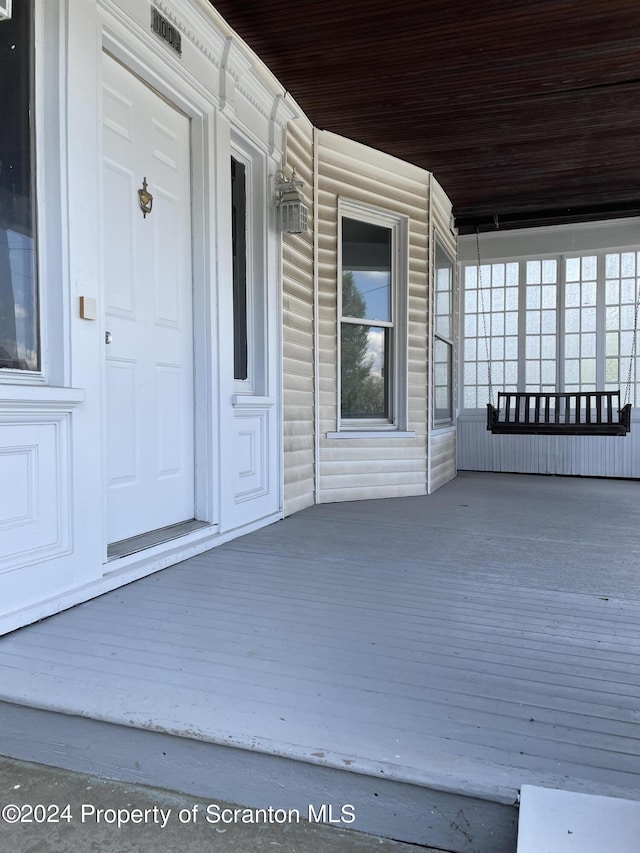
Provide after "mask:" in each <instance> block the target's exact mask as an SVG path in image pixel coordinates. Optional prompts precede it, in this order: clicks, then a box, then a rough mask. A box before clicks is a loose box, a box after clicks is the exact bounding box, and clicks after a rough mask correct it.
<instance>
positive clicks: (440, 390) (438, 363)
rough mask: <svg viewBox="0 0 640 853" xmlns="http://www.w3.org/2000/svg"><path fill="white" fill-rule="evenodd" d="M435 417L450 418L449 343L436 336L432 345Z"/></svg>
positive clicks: (438, 419)
mask: <svg viewBox="0 0 640 853" xmlns="http://www.w3.org/2000/svg"><path fill="white" fill-rule="evenodd" d="M434 379H435V381H434V385H435V412H434V414H435V419H436V420H437V421H442V420H451V417H452V410H453V407H452V395H451V389H452V382H451V344H448V343H446V342H445V341H441V340H440V339H438V338H436V341H435V346H434Z"/></svg>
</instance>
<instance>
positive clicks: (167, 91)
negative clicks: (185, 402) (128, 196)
mask: <svg viewBox="0 0 640 853" xmlns="http://www.w3.org/2000/svg"><path fill="white" fill-rule="evenodd" d="M100 47H101V50H102V51H106V52H107V53H109V54H111V56H113V57H114V58H115V59H116V60H118V61H119V62H120V63H121V64H122V65H123V66H124V67H125V68H126V69H127V70H128V71H130V72H131V73H132V74H134V75H135V76H137V77H138V78H140V80H142V81H143V82H144V83H145V84H146V85H147V86H149V87H150V88H151V89H153V90H154V91H155V92H157V93H158V94H159V95H160V96H161V97H163V98H165V99H166V100H167V101H168V102H169V103H170V104H171V105H172V106H174V107H175V108H176V109H178V110H179V111H180V112H183V113H184V114H185V115H186V116H188V117H189V119H190V121H191V152H190V156H191V203H192V210H191V234H192V237H191V239H192V280H193V346H194V351H193V359H194V371H193V372H194V464H195V471H194V475H195V518H196V519H197V520H199V521H203V522H206V523H208V525H210V526H209V527H208V530H209V533H213V532H215V529H216V525H217V523H218V517H219V507H218V506H217V504H218V503H219V489H214V484H215V483H216V482H218V481H219V471H218V454H217V453H215V452H213V451H214V447H215V446H214V443H213V442H214V423H215V421H216V412H215V410H214V406H215V402H214V401H215V400H216V399H217V393H216V390H217V389H216V387H215V385H216V375H217V371H216V370H215V363H216V357H215V353H216V352H217V346H215V342H216V341H217V318H216V317H215V314H214V312H213V310H212V306H213V304H215V300H213V299H212V290H213V288H214V283H215V278H214V269H215V265H214V262H213V260H212V258H211V254H210V246H209V242H210V241H208V240H206V239H205V235H207V233H210V228H208V223H209V222H210V221H211V209H212V199H211V192H210V188H209V185H208V181H207V175H209V174H210V173H211V172H214V171H215V170H213V169H207V168H206V164H207V161H209V162H211V161H212V159H213V157H214V150H215V149H214V147H213V146H212V144H211V136H212V133H211V128H212V124H213V118H212V117H213V114H214V110H215V105H214V104H213V103H211V102H209V101H208V100H207V99H204V98H203V97H202V95H201V93H200V92H198V91H196V88H195V86H194V87H191V86H189V84H188V82H187V81H185V79H184V77H183V76H181V75H180V76H179V75H178V74H176V73H175V72H174V71H173V70H172V68H171V66H170V63H168V62H167V61H166V58H165V56H164V50H165V49H164V46H163V45H161V46H160V47H161V49H160V50H159V51H158V55H155V51H152V50H149V49H148V48H147V49H144V50H143V49H141V48H142V46H141V45H139V44H136V43H131V44H129V43H127V41H126V40H125V38H124V37H122V36H120V35H115V34H114V33H113V31H112V30H111V29H110V28H109V27H108V26H103V30H102V40H101V46H100ZM99 59H100V66H101V59H102V58H101V56H100V57H99ZM99 83H100V85H99V87H98V88H99V95H98V98H99V105H100V106H99V108H100V116H102V75H101V74H100V81H99ZM100 144H102V143H100ZM100 155H102V151H101V152H100ZM101 251H102V246H101ZM101 269H102V267H101ZM101 274H102V273H101ZM104 296H105V285H104V280H101V281H100V303H101V304H104ZM100 323H101V329H100V335H101V340H104V334H105V331H106V327H105V319H104V313H103V312H100ZM105 372H106V360H104V359H103V360H102V365H101V389H102V393H101V399H102V407H103V417H102V435H101V448H102V454H103V461H102V471H103V483H102V501H103V512H102V517H103V525H102V527H103V531H104V542H103V562H104V563H106V562H107V545H108V543H107V541H106V540H107V534H106V531H107V488H106V484H107V466H106V462H107V454H106V446H107V444H106V417H105V414H106V412H105V407H106V376H105ZM173 546H174V541H172V542H169V543H167V547H173ZM158 547H159V546H155V547H154V549H153V550H154V552H155V553H157V549H158ZM141 555H144V551H143V552H141ZM138 556H140V555H138Z"/></svg>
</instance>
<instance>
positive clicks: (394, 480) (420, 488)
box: [317, 131, 431, 503]
mask: <svg viewBox="0 0 640 853" xmlns="http://www.w3.org/2000/svg"><path fill="white" fill-rule="evenodd" d="M317 144H318V187H319V192H318V231H319V234H318V335H319V365H318V369H319V374H320V375H319V424H318V429H319V436H320V437H319V501H320V502H321V503H325V502H331V501H347V500H363V499H367V498H383V497H400V496H407V495H421V494H425V492H426V490H427V377H428V363H427V342H428V333H429V329H428V313H427V312H428V280H429V279H428V276H429V255H428V233H429V222H428V211H429V185H430V178H431V176H430V174H429V173H428V172H425V171H423V170H422V169H419V168H417V167H415V166H412V165H410V164H408V163H404V162H402V161H399V160H396V159H395V158H393V157H390V156H389V155H386V154H383V153H381V152H379V151H374V150H372V149H370V148H367V147H365V146H363V145H360V144H358V143H355V142H352V141H351V140H347V139H343V138H341V137H339V136H336V135H334V134H332V133H328V132H325V131H322V132H319V133H318V141H317ZM339 197H340V198H342V199H344V200H346V201H351V202H356V203H364V204H367V205H371V206H373V207H375V208H379V209H381V210H383V211H390V212H392V213H394V214H396V215H398V214H399V215H400V216H403V217H406V218H407V221H408V235H409V240H408V242H409V257H408V263H407V270H408V298H407V317H406V322H407V345H408V372H407V376H408V380H407V381H408V391H407V401H408V422H407V430H408V431H412V432H415V437H413V438H399V437H397V436H394V435H393V434H392V433H390V434H389V437H388V438H387V437H384V438H353V439H340V440H336V439H331V438H327V437H326V436H327V433H331V432H335V431H336V429H337V426H338V410H337V400H338V382H339V372H338V357H337V353H338V332H339V326H340V318H339V317H338V300H337V286H338V283H337V272H338V238H337V233H338V232H337V225H338V198H339ZM398 320H399V322H402V318H398ZM396 356H397V357H398V358H404V357H406V354H405V353H403V352H397V353H396Z"/></svg>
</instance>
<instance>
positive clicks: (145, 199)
mask: <svg viewBox="0 0 640 853" xmlns="http://www.w3.org/2000/svg"><path fill="white" fill-rule="evenodd" d="M138 199H139V201H140V210H141V211H142V216H143V217H144V218H145V219H146V218H147V213H151V208H152V207H153V196H152V195H151V193H150V192H149V190H148V189H147V179H146V177H145V178H143V181H142V189H140V190H138Z"/></svg>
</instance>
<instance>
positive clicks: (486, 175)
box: [213, 0, 640, 232]
mask: <svg viewBox="0 0 640 853" xmlns="http://www.w3.org/2000/svg"><path fill="white" fill-rule="evenodd" d="M213 5H214V6H215V7H216V8H217V9H218V11H219V12H220V13H221V14H222V16H223V17H224V18H225V19H226V20H227V21H228V23H229V24H230V25H231V26H232V27H233V28H234V29H235V30H236V31H237V32H238V34H239V35H240V36H241V37H242V38H243V39H244V40H245V41H246V42H247V43H248V44H249V45H250V46H251V47H252V48H253V49H254V50H255V52H256V53H257V54H258V55H259V56H260V58H261V59H262V60H263V61H264V62H265V63H266V65H267V66H268V67H269V68H270V69H271V71H272V72H273V73H274V74H275V75H276V77H278V79H279V80H280V82H281V83H282V85H283V86H284V87H285V88H286V89H288V90H289V91H290V93H291V95H292V96H293V97H294V98H295V100H296V101H297V102H298V103H299V104H300V106H301V108H302V109H303V110H304V111H305V113H306V114H307V116H308V117H309V119H310V120H311V121H312V122H313V124H314V125H315V126H316V127H319V128H322V129H325V130H331V131H334V132H335V133H339V134H341V135H343V136H347V137H350V138H351V139H356V140H358V141H360V142H363V143H365V144H366V145H370V146H373V147H374V148H379V149H381V150H383V151H387V152H388V153H390V154H393V155H395V156H396V157H400V158H402V159H403V160H408V161H409V162H412V163H415V164H417V165H418V166H421V167H423V168H425V169H427V170H429V171H431V172H433V173H434V174H435V176H436V178H437V179H438V181H440V183H441V184H442V185H443V187H444V189H445V191H446V192H447V193H448V195H449V197H450V198H451V199H452V201H453V205H454V212H455V215H456V221H457V223H458V225H459V227H460V229H461V232H464V231H468V230H473V229H474V228H475V227H476V226H479V227H480V228H481V229H482V230H484V229H485V228H492V227H494V225H495V222H496V217H497V223H498V224H499V225H500V227H502V228H508V227H525V226H528V225H534V224H535V225H537V224H541V225H542V224H556V223H559V222H571V221H584V220H589V219H600V218H607V217H616V216H622V215H631V214H638V213H640V2H639V0H476V2H470V0H414V2H409V0H358V2H354V0H316V2H306V0H301V2H292V0H270V2H265V0H213Z"/></svg>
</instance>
